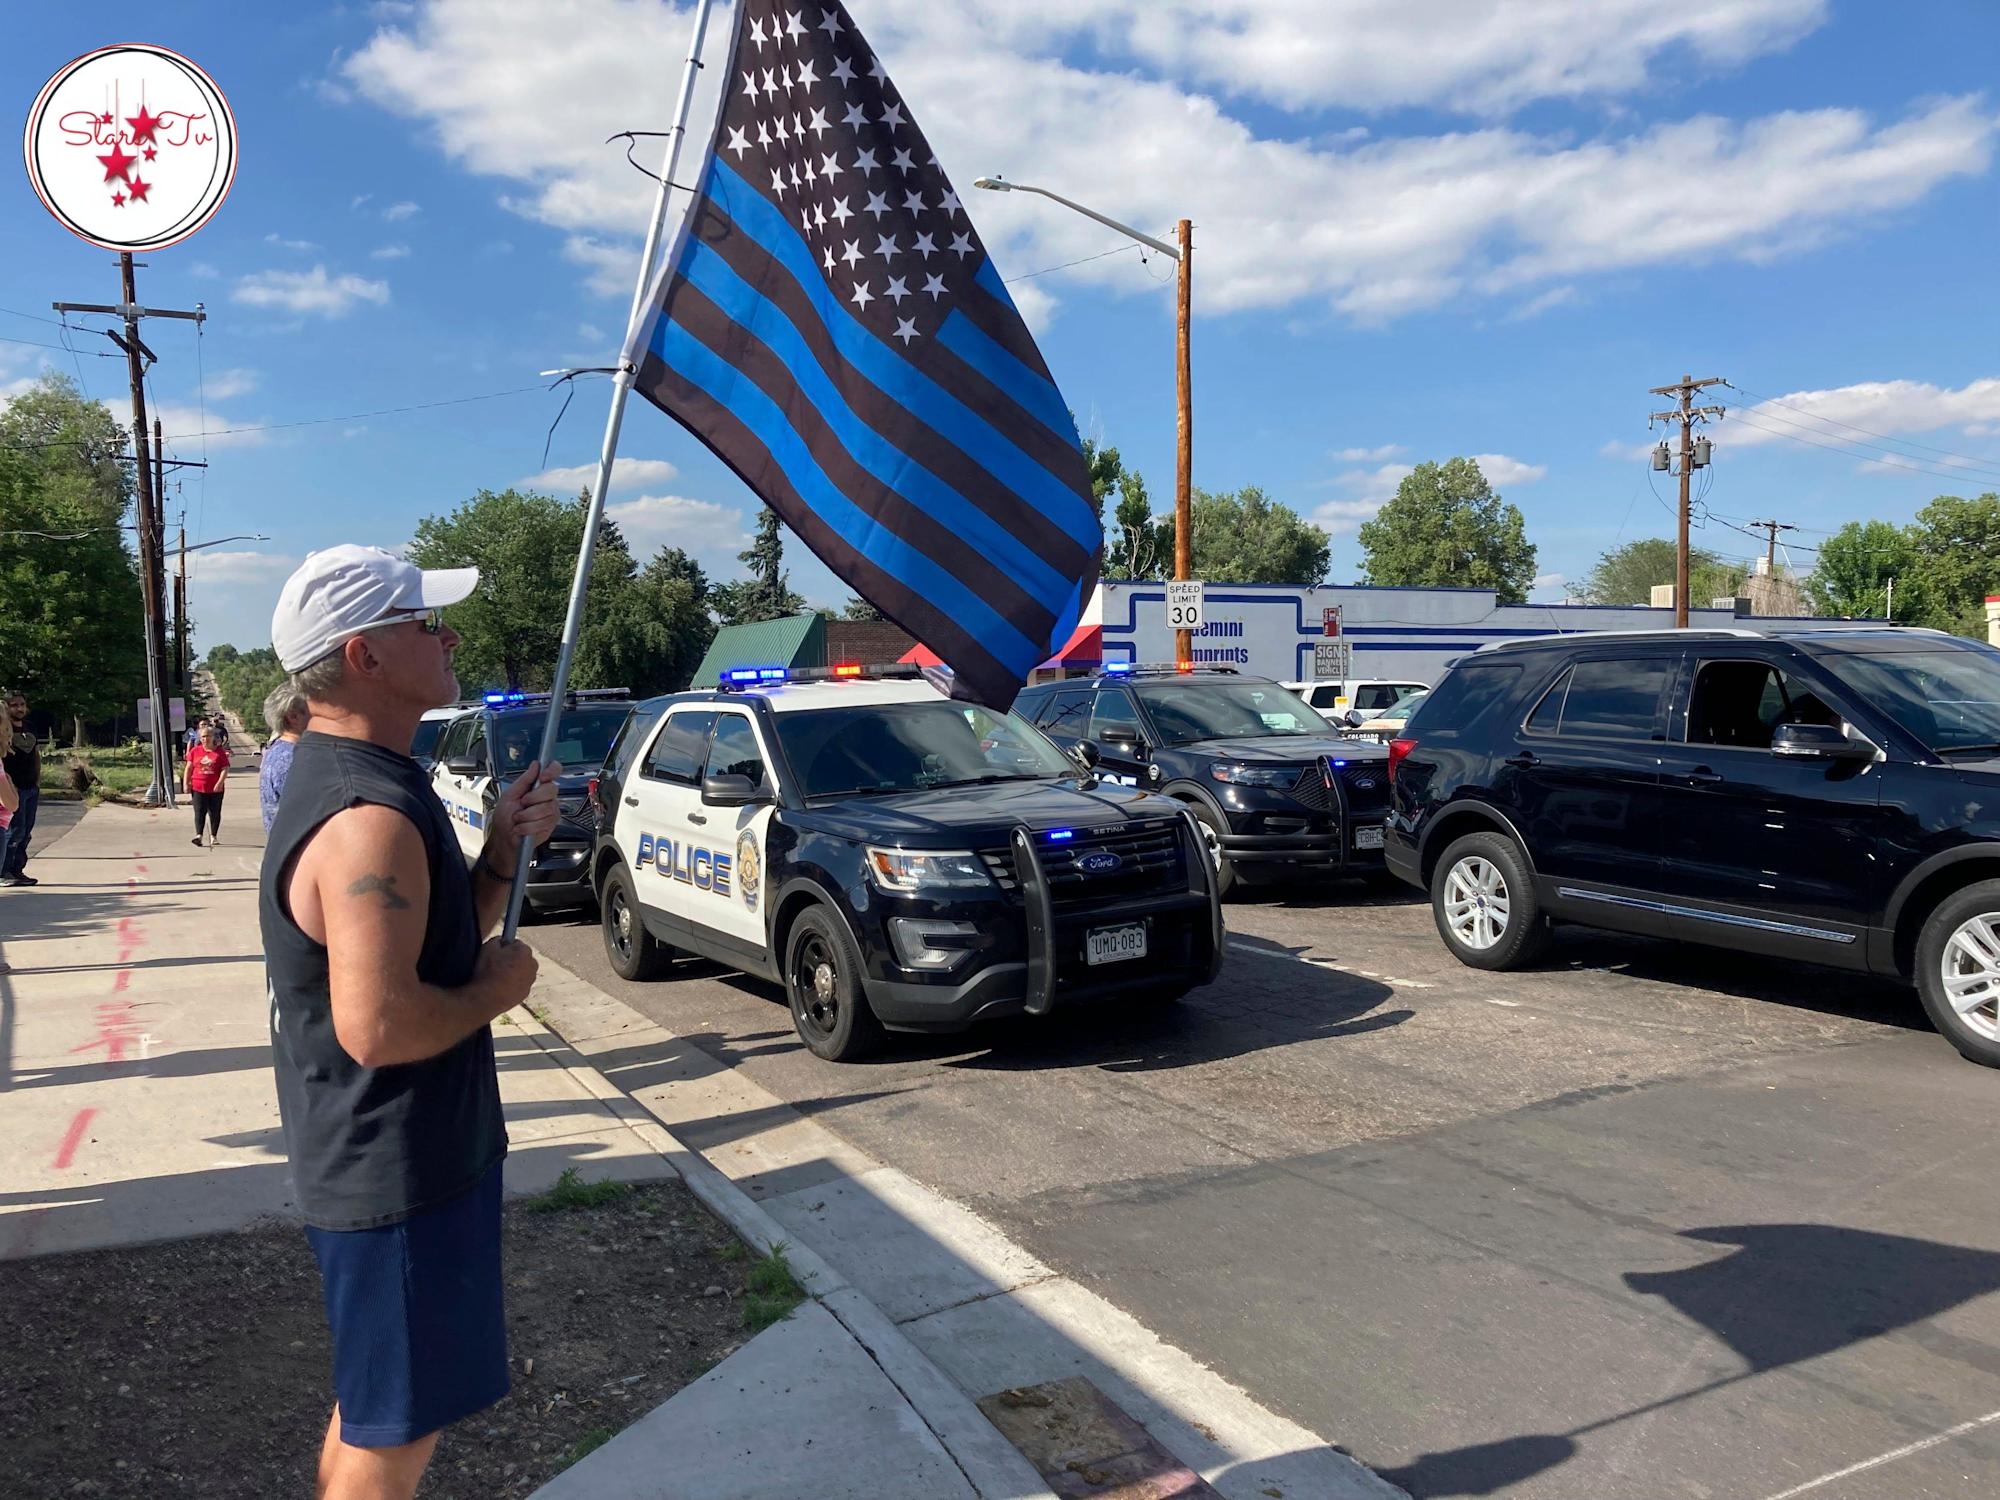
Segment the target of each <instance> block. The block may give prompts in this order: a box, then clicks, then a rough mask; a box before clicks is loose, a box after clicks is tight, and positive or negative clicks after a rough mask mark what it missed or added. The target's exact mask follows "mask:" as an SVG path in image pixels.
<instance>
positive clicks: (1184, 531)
mask: <svg viewBox="0 0 2000 1500" xmlns="http://www.w3.org/2000/svg"><path fill="white" fill-rule="evenodd" d="M1176 238H1177V239H1178V240H1179V242H1180V249H1181V257H1180V260H1181V264H1180V271H1181V276H1180V292H1179V298H1178V303H1177V306H1178V309H1179V311H1178V313H1177V315H1176V317H1175V324H1176V329H1175V334H1174V388H1175V393H1176V396H1177V398H1178V401H1179V405H1180V420H1179V423H1178V424H1177V426H1176V429H1175V440H1174V577H1175V579H1176V580H1182V579H1185V578H1187V577H1188V576H1189V573H1190V570H1191V569H1192V568H1193V566H1194V561H1193V558H1194V507H1193V505H1192V504H1191V503H1190V501H1189V499H1188V496H1189V493H1190V486H1191V484H1192V483H1193V469H1194V390H1193V384H1194V373H1193V348H1192V330H1191V328H1190V326H1189V325H1190V323H1191V321H1192V313H1193V307H1194V282H1193V276H1194V224H1193V221H1192V220H1189V219H1182V220H1181V221H1180V223H1179V224H1178V225H1177V226H1176ZM1174 665H1175V666H1177V667H1179V668H1180V669H1181V670H1182V671H1186V670H1188V669H1189V668H1191V667H1192V666H1193V665H1194V632H1193V631H1192V630H1176V631H1175V632H1174Z"/></svg>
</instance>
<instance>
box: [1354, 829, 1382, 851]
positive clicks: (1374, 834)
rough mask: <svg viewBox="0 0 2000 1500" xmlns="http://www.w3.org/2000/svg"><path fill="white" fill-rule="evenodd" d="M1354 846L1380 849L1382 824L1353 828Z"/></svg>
mask: <svg viewBox="0 0 2000 1500" xmlns="http://www.w3.org/2000/svg"><path fill="white" fill-rule="evenodd" d="M1354 847H1355V848H1357V849H1380V848H1381V847H1382V825H1381V824H1379V823H1378V824H1376V825H1375V826H1374V827H1373V828H1357V829H1355V830H1354Z"/></svg>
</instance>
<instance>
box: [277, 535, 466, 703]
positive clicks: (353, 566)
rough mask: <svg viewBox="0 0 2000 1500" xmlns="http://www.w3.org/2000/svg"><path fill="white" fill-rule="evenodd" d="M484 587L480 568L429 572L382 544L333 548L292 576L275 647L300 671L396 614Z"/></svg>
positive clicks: (281, 598) (281, 659) (282, 599)
mask: <svg viewBox="0 0 2000 1500" xmlns="http://www.w3.org/2000/svg"><path fill="white" fill-rule="evenodd" d="M478 587H479V569H477V568H437V569H433V570H430V571H426V570H425V569H423V568H420V567H418V566H417V565H416V564H415V563H412V562H405V561H404V560H403V559H402V558H400V557H398V556H396V555H395V554H394V553H393V552H384V551H383V550H382V549H381V548H380V547H356V546H353V545H351V544H347V545H342V546H339V547H328V548H327V549H326V550H325V551H324V552H314V553H310V554H308V556H307V557H306V560H305V561H304V562H302V563H300V564H299V567H298V571H297V572H295V573H293V574H292V576H291V577H290V578H287V579H286V580H285V587H284V589H283V591H282V592H281V593H279V595H278V607H277V609H276V611H275V612H273V614H272V615H271V646H272V648H273V649H274V650H275V651H276V652H277V653H278V665H279V666H281V667H283V668H284V669H285V670H286V671H287V672H297V671H299V670H300V669H302V668H304V667H309V666H311V665H312V664H313V663H314V662H316V661H318V660H319V659H320V658H321V657H323V656H326V655H328V654H330V653H331V652H333V651H335V650H338V649H339V647H340V646H341V644H342V643H343V642H345V641H346V640H347V639H348V638H349V637H351V636H355V635H358V634H359V633H360V632H362V631H363V630H366V629H367V628H368V627H369V626H371V625H379V624H380V623H382V621H383V620H385V619H387V618H388V617H390V616H392V615H399V614H415V613H419V612H421V611H423V610H427V609H443V608H444V607H445V606H446V605H447V604H456V603H458V601H459V600H461V599H463V598H465V597H466V595H468V594H470V593H471V592H472V591H473V590H474V589H476V588H478Z"/></svg>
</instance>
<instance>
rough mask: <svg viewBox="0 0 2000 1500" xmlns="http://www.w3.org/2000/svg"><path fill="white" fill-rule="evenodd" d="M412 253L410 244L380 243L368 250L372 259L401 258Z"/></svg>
mask: <svg viewBox="0 0 2000 1500" xmlns="http://www.w3.org/2000/svg"><path fill="white" fill-rule="evenodd" d="M409 253H410V247H409V246H408V245H378V246H377V247H376V248H375V249H373V250H370V251H369V252H368V258H369V259H370V260H401V259H402V258H403V257H404V256H406V255H408V254H409Z"/></svg>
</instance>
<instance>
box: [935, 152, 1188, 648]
mask: <svg viewBox="0 0 2000 1500" xmlns="http://www.w3.org/2000/svg"><path fill="white" fill-rule="evenodd" d="M972 185H973V186H974V187H976V188H985V189H986V190H987V191H988V192H994V193H1034V194H1036V195H1037V196H1039V197H1043V198H1047V199H1049V200H1051V201H1052V202H1055V203H1060V204H1061V205H1062V206H1063V207H1064V208H1068V209H1073V210H1075V211H1076V212H1077V213H1080V214H1082V215H1083V216H1084V217H1085V218H1086V219H1094V220H1096V221H1097V222H1098V223H1099V224H1102V225H1103V226H1104V227H1105V228H1106V229H1115V230H1117V231H1118V233H1120V234H1122V235H1124V236H1125V237H1126V238H1127V239H1132V240H1137V241H1138V242H1139V243H1140V244H1142V245H1148V246H1151V247H1152V248H1153V249H1155V250H1157V251H1159V252H1160V253H1161V254H1162V255H1170V256H1172V257H1173V258H1174V259H1175V260H1176V261H1177V262H1179V264H1180V297H1179V306H1178V310H1177V315H1176V319H1175V336H1174V383H1175V388H1176V397H1177V400H1178V404H1179V424H1178V429H1177V441H1176V442H1175V445H1174V577H1175V578H1176V579H1185V578H1186V577H1187V576H1188V570H1189V567H1190V558H1189V538H1190V536H1191V534H1192V532H1193V518H1192V516H1191V514H1190V507H1189V504H1188V487H1189V484H1190V472H1189V471H1190V470H1191V469H1192V467H1193V464H1194V405H1193V400H1194V398H1193V391H1192V378H1193V377H1192V373H1191V370H1190V362H1191V349H1190V344H1189V335H1188V321H1189V316H1190V312H1191V309H1192V306H1193V298H1192V283H1191V280H1190V278H1191V277H1192V275H1193V266H1194V226H1193V224H1192V222H1191V221H1189V220H1187V219H1182V220H1181V221H1180V223H1179V224H1177V225H1176V226H1175V238H1176V239H1178V240H1179V241H1180V244H1179V247H1178V248H1176V247H1175V246H1173V245H1169V244H1167V243H1166V242H1165V241H1164V240H1156V239H1154V238H1153V237H1152V236H1151V235H1150V234H1141V233H1140V232H1139V231H1138V230H1136V229H1134V228H1133V227H1132V226H1131V225H1130V224H1121V223H1119V222H1118V221H1117V220H1116V219H1113V218H1110V217H1108V216H1107V215H1104V214H1101V213H1099V212H1098V211H1097V210H1096V209H1094V208H1086V207H1085V206H1084V205H1083V204H1081V203H1078V202H1077V201H1075V200H1074V199H1072V198H1065V197H1064V196H1063V195H1062V194H1061V193H1055V192H1051V191H1050V190H1049V189H1047V188H1044V187H1035V186H1033V185H1032V184H1030V183H1025V182H1007V181H1005V180H1004V179H1002V178H999V177H977V178H974V179H973V183H972ZM1174 661H1175V664H1176V665H1178V666H1179V667H1181V668H1183V669H1186V668H1188V667H1190V666H1192V665H1193V662H1194V639H1193V633H1192V632H1191V631H1187V630H1176V631H1175V632H1174Z"/></svg>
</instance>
